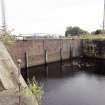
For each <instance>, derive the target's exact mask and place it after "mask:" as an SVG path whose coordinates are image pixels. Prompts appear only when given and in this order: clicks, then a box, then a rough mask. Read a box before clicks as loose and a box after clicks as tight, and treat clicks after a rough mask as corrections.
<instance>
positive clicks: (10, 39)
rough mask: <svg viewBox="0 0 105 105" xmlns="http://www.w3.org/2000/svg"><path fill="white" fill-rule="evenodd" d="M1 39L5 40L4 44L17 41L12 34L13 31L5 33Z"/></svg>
mask: <svg viewBox="0 0 105 105" xmlns="http://www.w3.org/2000/svg"><path fill="white" fill-rule="evenodd" d="M0 40H1V41H3V42H4V44H12V43H14V42H15V36H13V35H12V34H11V32H7V33H6V34H5V35H2V34H1V36H0Z"/></svg>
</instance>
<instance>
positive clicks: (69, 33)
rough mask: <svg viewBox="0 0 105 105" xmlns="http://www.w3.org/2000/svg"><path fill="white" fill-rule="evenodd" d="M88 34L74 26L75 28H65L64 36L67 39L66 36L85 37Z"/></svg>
mask: <svg viewBox="0 0 105 105" xmlns="http://www.w3.org/2000/svg"><path fill="white" fill-rule="evenodd" d="M86 34H88V32H87V31H85V30H83V29H81V28H79V27H78V26H75V27H71V26H69V27H67V28H66V32H65V36H66V37H68V36H79V35H86Z"/></svg>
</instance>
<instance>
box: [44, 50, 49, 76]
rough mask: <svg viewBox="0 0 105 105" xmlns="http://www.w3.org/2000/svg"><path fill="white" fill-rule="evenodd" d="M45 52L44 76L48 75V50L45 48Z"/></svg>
mask: <svg viewBox="0 0 105 105" xmlns="http://www.w3.org/2000/svg"><path fill="white" fill-rule="evenodd" d="M44 52H45V54H44V58H45V75H46V77H48V64H47V63H48V52H47V50H46V49H45V51H44Z"/></svg>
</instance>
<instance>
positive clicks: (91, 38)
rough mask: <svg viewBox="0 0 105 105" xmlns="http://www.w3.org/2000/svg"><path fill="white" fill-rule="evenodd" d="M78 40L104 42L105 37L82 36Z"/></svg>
mask: <svg viewBox="0 0 105 105" xmlns="http://www.w3.org/2000/svg"><path fill="white" fill-rule="evenodd" d="M80 38H81V39H84V40H105V35H82V36H81V37H80Z"/></svg>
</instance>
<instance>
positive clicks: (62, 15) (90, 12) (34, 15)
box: [0, 0, 104, 34]
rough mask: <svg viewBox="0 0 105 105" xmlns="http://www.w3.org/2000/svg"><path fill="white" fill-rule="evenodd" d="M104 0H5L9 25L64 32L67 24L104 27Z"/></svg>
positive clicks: (30, 30)
mask: <svg viewBox="0 0 105 105" xmlns="http://www.w3.org/2000/svg"><path fill="white" fill-rule="evenodd" d="M103 2H104V0H5V6H6V15H7V16H6V21H7V25H8V27H9V29H14V30H15V32H17V33H58V34H64V32H65V29H66V27H67V26H79V27H81V28H83V29H85V30H88V31H93V30H95V29H99V28H101V25H102V21H103ZM0 19H1V11H0ZM0 25H1V21H0Z"/></svg>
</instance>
